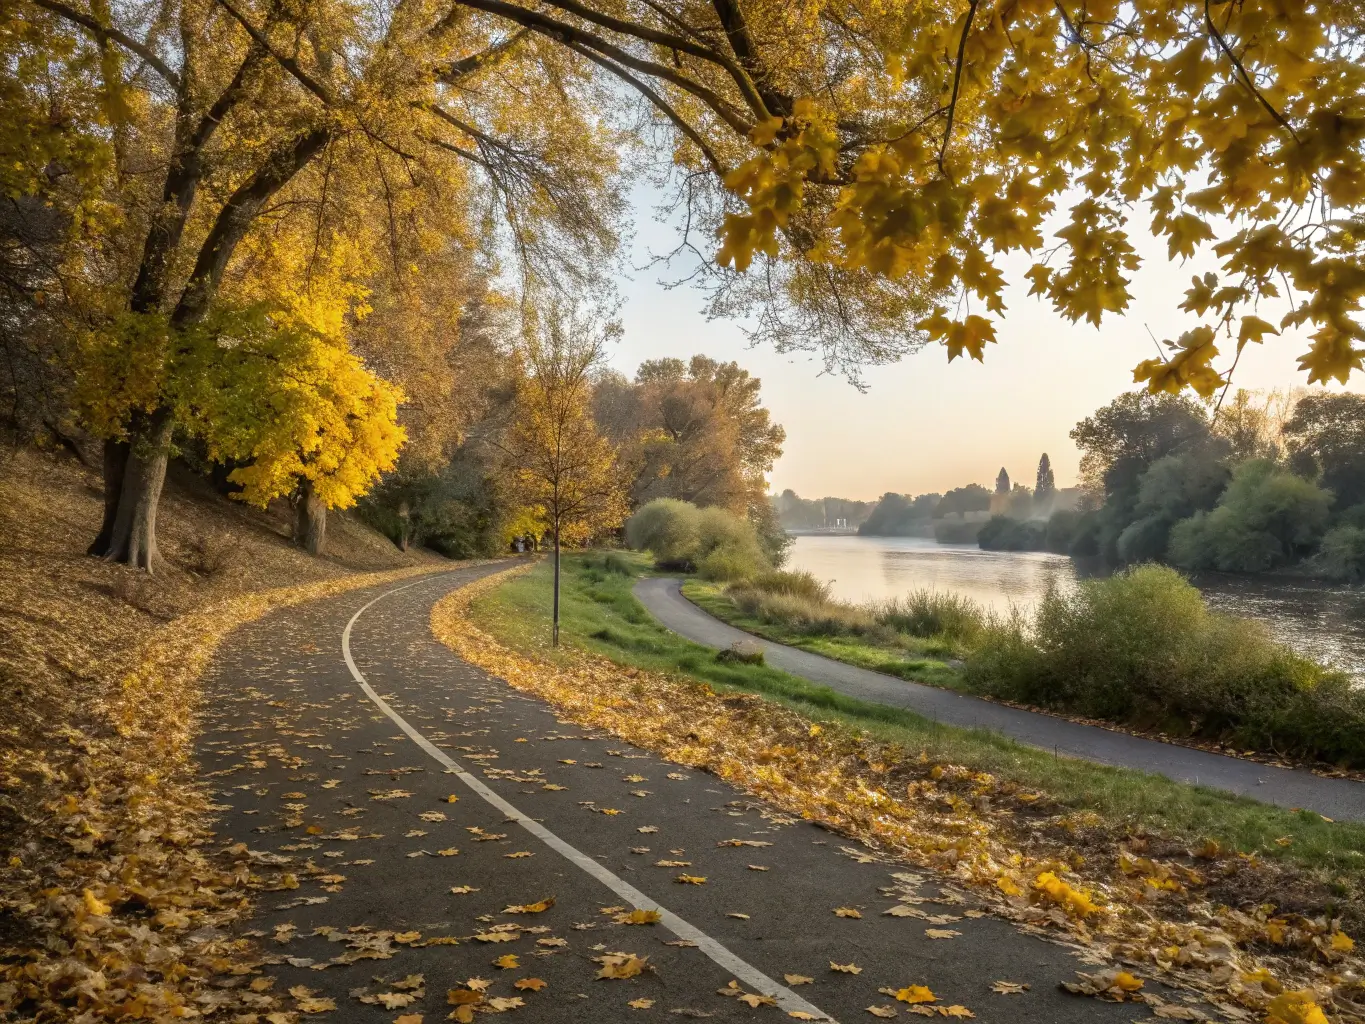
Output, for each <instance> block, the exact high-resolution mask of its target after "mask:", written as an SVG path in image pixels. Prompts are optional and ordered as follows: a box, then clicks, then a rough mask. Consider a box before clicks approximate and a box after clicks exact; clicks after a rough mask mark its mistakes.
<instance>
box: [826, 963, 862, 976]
mask: <svg viewBox="0 0 1365 1024" xmlns="http://www.w3.org/2000/svg"><path fill="white" fill-rule="evenodd" d="M829 969H830V970H831V971H842V972H843V973H844V974H862V973H863V969H862V968H861V967H859V966H858V965H857V964H836V963H835V962H834V961H833V960H831V961H830V962H829Z"/></svg>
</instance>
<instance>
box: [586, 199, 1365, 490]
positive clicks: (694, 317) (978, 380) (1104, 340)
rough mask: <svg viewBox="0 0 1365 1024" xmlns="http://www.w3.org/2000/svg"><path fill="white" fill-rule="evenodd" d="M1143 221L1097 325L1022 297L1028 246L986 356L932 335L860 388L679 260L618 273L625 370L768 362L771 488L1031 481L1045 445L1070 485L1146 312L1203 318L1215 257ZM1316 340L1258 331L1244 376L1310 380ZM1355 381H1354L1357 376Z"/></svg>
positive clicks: (1125, 386)
mask: <svg viewBox="0 0 1365 1024" xmlns="http://www.w3.org/2000/svg"><path fill="white" fill-rule="evenodd" d="M656 202H657V200H656V198H655V194H654V193H653V192H652V191H650V190H649V189H647V188H641V189H640V190H638V191H637V192H636V203H635V225H636V233H635V242H634V252H633V253H632V255H631V257H630V259H629V263H630V265H631V266H633V267H640V266H644V265H645V264H646V262H647V260H648V255H649V254H650V253H663V252H668V251H670V250H672V248H673V247H674V245H675V244H676V232H675V231H674V229H673V228H671V227H669V226H667V225H661V224H659V223H657V222H656V221H655V219H654V214H653V208H654V206H655V204H656ZM1146 223H1147V216H1146V212H1145V210H1139V211H1137V213H1136V214H1135V216H1134V218H1133V223H1132V225H1131V226H1132V227H1133V228H1135V229H1136V230H1135V231H1134V237H1133V244H1134V246H1135V247H1136V248H1137V250H1138V251H1139V253H1140V254H1141V255H1142V256H1143V258H1144V264H1143V267H1142V269H1141V270H1139V271H1138V273H1137V274H1136V275H1135V277H1134V280H1133V282H1132V284H1131V285H1130V286H1129V287H1130V290H1131V291H1132V292H1133V295H1134V301H1133V304H1132V306H1131V307H1130V309H1129V311H1128V313H1127V314H1126V315H1124V316H1122V317H1118V316H1111V317H1109V318H1106V320H1105V322H1104V326H1103V327H1101V328H1099V329H1098V330H1097V329H1096V328H1094V327H1092V326H1090V325H1089V324H1087V323H1085V322H1084V321H1082V322H1081V323H1079V324H1072V323H1069V322H1068V321H1067V320H1065V319H1064V318H1062V317H1060V316H1058V315H1057V314H1056V313H1054V312H1053V311H1052V308H1051V306H1049V305H1047V304H1045V303H1043V302H1041V301H1039V300H1038V299H1037V298H1036V297H1035V298H1028V297H1027V293H1028V282H1027V281H1025V280H1024V278H1023V272H1024V271H1025V270H1027V269H1028V267H1029V265H1030V264H1031V262H1032V261H1031V260H1029V259H1028V258H1027V257H1023V258H1019V259H1014V260H1011V261H1009V263H1008V264H1006V265H1005V266H1004V267H1003V269H1004V270H1005V275H1006V279H1007V280H1008V281H1010V282H1011V287H1010V289H1009V290H1008V291H1007V292H1006V295H1005V303H1006V305H1007V306H1008V307H1009V308H1008V310H1007V313H1006V316H1005V319H1004V320H1003V321H1001V322H999V323H997V326H996V333H997V340H998V344H995V345H990V346H988V347H987V352H986V361H985V363H984V364H981V363H976V362H973V361H971V360H969V359H965V358H962V359H957V360H955V361H954V362H953V363H952V365H951V366H950V365H949V364H948V357H947V353H946V351H945V350H944V349H943V347H942V346H941V345H937V344H935V345H931V346H928V347H926V348H925V349H923V350H922V351H920V352H919V353H918V354H916V355H912V356H908V357H906V358H905V359H903V360H902V361H901V362H900V363H898V364H895V365H892V366H885V367H878V368H874V369H872V370H871V371H869V372H868V373H867V374H866V382H867V384H868V386H869V387H868V391H867V392H866V393H860V392H859V391H858V390H856V389H855V388H854V387H852V386H851V385H850V384H848V383H847V382H846V381H845V380H844V379H843V378H842V377H833V376H822V375H821V370H822V364H821V362H820V361H819V359H818V357H816V356H814V355H800V354H798V355H787V356H779V355H777V354H776V353H774V352H773V351H772V350H771V349H770V348H750V347H748V342H747V340H746V339H745V336H744V334H743V332H742V331H741V330H740V329H739V327H738V326H737V325H736V324H734V323H730V322H725V321H713V322H709V323H708V322H707V320H706V317H705V316H704V315H703V312H702V310H703V297H702V295H701V294H700V293H699V292H697V291H695V290H692V289H690V288H688V287H687V286H683V287H679V288H675V289H672V290H666V289H665V288H664V287H663V286H662V285H661V284H660V283H659V281H660V280H661V279H662V280H676V279H679V278H682V277H684V276H686V274H687V267H686V266H683V265H675V267H674V268H673V269H671V270H669V269H665V270H660V269H659V268H653V269H649V270H643V271H635V272H633V273H630V274H628V275H623V276H622V277H621V278H620V279H619V281H618V286H619V288H620V290H621V294H622V296H623V297H624V299H625V305H624V308H623V310H622V318H623V321H624V325H625V336H624V338H623V339H622V341H621V342H620V343H619V345H617V346H614V351H613V352H612V354H611V362H612V364H613V365H614V366H615V367H616V368H618V369H620V370H622V371H623V372H625V373H627V374H631V373H633V372H634V370H635V367H636V366H637V365H639V363H640V362H641V361H642V360H644V359H651V358H658V357H660V356H676V357H679V358H684V359H685V358H687V357H688V356H691V355H693V354H695V353H698V352H700V353H704V354H706V355H708V356H711V357H713V358H717V359H723V360H729V359H734V360H736V361H738V362H739V364H740V365H741V366H743V367H745V368H746V369H747V370H749V372H750V373H753V374H754V375H756V376H758V377H760V378H761V379H762V381H763V401H764V404H766V405H767V407H768V408H769V409H771V410H772V413H773V418H774V419H775V420H776V421H777V422H778V423H781V424H782V425H783V426H784V427H785V428H786V430H787V443H786V449H785V452H784V454H783V456H782V458H781V459H780V460H779V461H778V463H777V465H776V467H775V469H774V471H773V473H772V475H771V477H770V481H771V486H772V489H773V491H774V492H780V491H781V490H783V489H784V488H787V487H790V488H792V489H793V490H794V491H796V493H797V494H799V495H801V496H802V497H804V498H818V497H824V496H826V495H832V496H836V497H843V498H857V499H863V500H868V499H873V498H876V497H878V496H880V495H881V494H883V493H884V492H886V491H899V492H903V493H914V494H918V493H923V492H926V491H945V490H948V489H949V488H952V487H958V486H961V485H963V484H967V483H980V484H983V485H991V484H993V483H994V480H995V475H996V473H998V472H999V470H1000V467H1001V466H1002V465H1003V466H1004V467H1005V468H1006V469H1008V470H1009V474H1010V477H1011V479H1013V480H1015V481H1016V482H1021V483H1027V484H1028V485H1030V486H1032V484H1033V477H1034V473H1035V470H1036V468H1037V465H1038V457H1039V455H1040V454H1041V453H1043V452H1047V453H1048V455H1049V456H1050V457H1051V459H1052V465H1053V471H1054V473H1055V474H1056V478H1057V485H1058V486H1059V487H1066V486H1070V485H1071V484H1073V483H1075V481H1076V474H1077V463H1078V461H1079V458H1080V456H1079V453H1078V452H1077V450H1076V447H1075V445H1074V444H1073V443H1072V442H1071V439H1070V438H1069V437H1067V433H1068V432H1069V431H1070V430H1071V428H1072V427H1073V426H1074V425H1075V424H1076V422H1077V421H1078V420H1080V419H1082V418H1084V417H1085V416H1087V415H1089V414H1090V413H1092V412H1094V410H1095V409H1097V408H1099V407H1100V406H1102V405H1104V404H1106V403H1107V402H1109V401H1110V400H1111V399H1113V398H1114V397H1115V396H1116V395H1117V394H1118V393H1119V392H1121V391H1127V390H1131V389H1132V388H1133V387H1134V384H1133V377H1132V370H1133V367H1134V366H1135V365H1137V363H1138V362H1140V361H1141V360H1143V359H1147V358H1150V357H1152V356H1153V355H1155V354H1156V350H1155V347H1154V346H1153V344H1152V339H1151V336H1150V335H1149V334H1148V331H1147V328H1148V327H1150V328H1151V332H1152V334H1155V335H1156V337H1157V338H1159V339H1163V340H1164V339H1167V338H1175V337H1178V336H1179V335H1180V333H1181V332H1183V331H1185V330H1188V329H1189V328H1191V327H1194V326H1197V323H1198V321H1197V320H1195V318H1193V317H1192V316H1190V315H1189V314H1186V313H1183V312H1181V311H1180V310H1179V309H1177V308H1176V307H1177V306H1178V305H1179V303H1180V302H1181V301H1183V298H1184V291H1185V289H1186V288H1187V287H1189V283H1190V277H1191V276H1192V275H1193V274H1194V273H1196V272H1198V273H1203V272H1204V271H1205V270H1211V269H1215V270H1216V269H1217V266H1216V261H1214V260H1213V259H1211V258H1205V259H1203V260H1199V261H1198V262H1196V261H1191V262H1190V263H1187V264H1184V265H1182V264H1181V263H1180V262H1176V263H1169V262H1168V261H1167V258H1166V248H1165V244H1164V242H1161V241H1158V240H1156V239H1154V238H1152V236H1151V235H1150V234H1148V233H1147V232H1146V230H1145V225H1146ZM1049 233H1050V232H1045V235H1046V234H1049ZM1196 260H1198V257H1197V258H1196ZM1015 282H1018V283H1015ZM1271 312H1273V315H1270V314H1269V313H1268V312H1267V310H1266V309H1265V308H1263V309H1262V311H1261V315H1262V316H1263V317H1264V318H1265V319H1267V320H1270V321H1271V322H1272V323H1277V322H1278V320H1279V317H1280V315H1281V313H1282V310H1280V309H1276V310H1273V311H1271ZM1307 348H1308V343H1307V341H1306V340H1305V336H1304V335H1302V334H1299V335H1298V336H1290V335H1285V336H1281V337H1279V338H1275V337H1267V339H1266V342H1265V344H1264V345H1249V346H1248V347H1247V351H1246V352H1245V353H1244V354H1243V356H1242V360H1241V363H1240V365H1239V366H1238V368H1237V374H1236V377H1235V384H1234V387H1245V388H1249V389H1262V388H1275V387H1286V386H1295V385H1301V384H1306V383H1307V379H1306V377H1305V376H1304V375H1303V374H1301V373H1299V372H1298V370H1297V369H1296V364H1297V359H1296V357H1297V356H1298V355H1299V354H1300V353H1302V352H1304V351H1306V350H1307ZM1220 368H1221V367H1220ZM1360 389H1361V386H1360V385H1359V384H1356V383H1355V382H1353V390H1360Z"/></svg>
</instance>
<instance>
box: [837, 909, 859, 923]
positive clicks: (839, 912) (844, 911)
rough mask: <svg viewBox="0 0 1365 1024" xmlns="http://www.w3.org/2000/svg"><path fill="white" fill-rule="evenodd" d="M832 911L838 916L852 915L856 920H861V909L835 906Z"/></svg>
mask: <svg viewBox="0 0 1365 1024" xmlns="http://www.w3.org/2000/svg"><path fill="white" fill-rule="evenodd" d="M834 913H835V915H836V916H838V917H852V918H856V919H858V920H861V919H862V916H863V915H862V912H861V911H857V910H854V909H853V908H852V907H835V908H834Z"/></svg>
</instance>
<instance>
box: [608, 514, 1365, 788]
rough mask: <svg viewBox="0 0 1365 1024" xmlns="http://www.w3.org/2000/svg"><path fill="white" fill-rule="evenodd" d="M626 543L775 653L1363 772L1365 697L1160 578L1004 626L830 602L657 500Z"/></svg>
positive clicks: (1158, 574) (1068, 598)
mask: <svg viewBox="0 0 1365 1024" xmlns="http://www.w3.org/2000/svg"><path fill="white" fill-rule="evenodd" d="M626 537H627V539H628V540H629V541H630V543H631V544H632V546H634V547H636V548H637V549H643V550H648V551H649V552H651V553H652V554H653V556H654V564H655V566H656V567H657V568H659V569H661V570H675V571H693V572H696V573H698V574H699V575H700V576H701V577H702V579H704V580H706V581H709V585H707V584H703V583H699V582H697V581H689V582H688V584H687V585H686V587H685V588H684V593H685V594H686V595H687V596H688V597H689V598H691V599H692V600H693V601H695V602H696V603H697V604H699V605H700V606H701V607H703V608H704V609H705V610H707V611H709V612H711V613H712V614H713V615H715V616H717V617H718V618H720V619H723V620H725V621H727V622H729V623H731V624H732V625H735V626H738V627H739V628H741V629H745V630H748V631H750V632H753V633H756V634H758V635H760V636H763V637H765V638H767V639H770V640H773V641H775V642H778V643H786V644H791V645H793V646H797V647H801V648H803V649H805V650H808V651H812V652H814V653H818V654H823V655H826V656H828V657H832V658H836V659H838V660H840V661H846V662H849V663H851V664H855V665H858V666H860V667H863V668H870V669H874V670H876V671H880V672H886V673H888V674H891V675H895V676H899V677H901V678H903V679H914V680H918V681H922V682H928V683H932V684H935V685H939V686H947V687H951V688H953V689H958V690H963V691H966V692H969V693H974V694H978V695H981V696H987V697H994V698H998V699H1001V700H1008V701H1013V702H1016V703H1021V704H1025V705H1030V706H1033V707H1038V708H1046V709H1047V710H1050V711H1055V712H1060V713H1063V714H1072V715H1077V716H1080V717H1084V718H1091V719H1100V720H1103V721H1109V722H1113V723H1115V724H1119V725H1124V726H1130V727H1135V728H1138V729H1143V730H1148V731H1156V732H1162V733H1165V734H1168V735H1171V736H1176V737H1188V738H1197V739H1199V740H1203V741H1207V742H1212V743H1217V744H1223V745H1227V746H1228V747H1230V748H1232V749H1235V750H1236V751H1238V752H1243V751H1247V750H1254V751H1257V752H1260V753H1264V754H1269V755H1274V756H1277V757H1293V758H1300V759H1303V760H1309V761H1321V762H1327V763H1329V764H1334V765H1337V766H1340V767H1343V768H1365V691H1362V690H1358V689H1356V688H1354V687H1352V685H1351V682H1350V680H1349V678H1348V677H1346V676H1345V675H1344V674H1342V673H1340V672H1336V671H1333V670H1331V669H1327V668H1324V667H1323V666H1321V665H1318V664H1316V663H1315V662H1313V661H1311V660H1309V659H1307V658H1304V657H1302V656H1300V655H1297V654H1295V653H1293V652H1292V651H1290V650H1289V649H1288V648H1287V647H1285V646H1284V645H1283V644H1280V643H1278V642H1276V641H1275V640H1273V639H1272V638H1271V636H1270V634H1269V632H1268V631H1267V629H1266V628H1265V626H1264V625H1263V624H1261V623H1259V622H1255V621H1252V620H1247V619H1239V618H1235V617H1232V616H1227V615H1221V614H1218V613H1215V612H1212V611H1210V610H1209V609H1208V607H1207V606H1206V605H1205V603H1204V599H1203V596H1202V595H1201V594H1200V593H1199V591H1198V590H1197V589H1196V588H1195V587H1194V586H1192V585H1191V584H1190V583H1189V582H1188V581H1187V580H1186V579H1185V578H1184V577H1182V576H1181V575H1180V574H1179V573H1178V572H1176V571H1175V570H1173V569H1170V568H1166V567H1164V566H1159V565H1154V564H1147V565H1140V566H1136V567H1134V568H1131V569H1128V570H1126V571H1124V572H1121V573H1119V574H1117V575H1115V576H1111V577H1109V578H1107V579H1102V580H1085V581H1082V582H1080V583H1079V584H1078V585H1077V587H1076V588H1075V589H1074V590H1071V591H1067V592H1065V593H1063V592H1061V591H1052V592H1050V593H1049V594H1047V595H1046V596H1045V597H1044V599H1043V600H1042V601H1041V602H1040V603H1039V606H1038V609H1037V611H1036V612H1035V613H1034V614H1033V615H1032V616H1025V615H1023V614H1019V613H1015V614H1012V615H1009V616H998V615H987V614H986V613H985V612H984V611H983V610H982V609H981V608H980V607H978V606H977V605H975V604H974V603H973V602H971V601H969V600H965V599H963V598H961V597H958V596H956V595H952V594H947V593H937V592H933V591H918V592H915V593H910V594H907V595H906V596H904V597H902V598H897V599H892V600H885V601H876V602H869V603H865V604H861V605H853V604H849V603H847V602H842V601H836V600H834V599H833V598H832V597H831V596H830V592H829V587H828V586H827V585H826V584H825V583H823V582H822V581H821V580H819V579H817V578H816V577H815V576H813V575H811V574H810V573H808V572H790V571H787V572H784V571H781V570H778V569H775V568H773V565H772V561H771V559H770V558H769V556H768V553H767V552H765V551H764V550H763V549H762V547H761V546H760V544H759V542H758V539H757V537H756V535H755V534H754V531H753V527H752V526H750V525H749V524H748V523H747V522H745V521H743V520H741V519H739V518H737V517H735V516H733V515H731V514H730V513H728V512H725V511H724V510H722V509H715V508H707V509H698V508H696V507H694V506H692V505H689V504H687V503H686V502H680V501H669V500H660V501H653V502H650V503H649V504H648V505H646V506H644V508H642V509H641V510H640V511H639V512H637V513H636V514H635V515H634V516H633V517H632V518H631V520H630V522H629V523H628V524H627V526H626ZM617 557H619V556H617Z"/></svg>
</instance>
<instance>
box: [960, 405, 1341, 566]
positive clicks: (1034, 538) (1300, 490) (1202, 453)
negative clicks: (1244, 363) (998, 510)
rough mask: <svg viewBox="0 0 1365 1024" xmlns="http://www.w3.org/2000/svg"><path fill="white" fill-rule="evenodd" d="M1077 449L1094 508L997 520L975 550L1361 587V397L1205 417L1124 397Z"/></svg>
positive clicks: (1081, 432) (1084, 427)
mask: <svg viewBox="0 0 1365 1024" xmlns="http://www.w3.org/2000/svg"><path fill="white" fill-rule="evenodd" d="M1071 437H1072V439H1073V440H1075V442H1076V444H1077V446H1078V447H1079V448H1080V450H1081V453H1082V458H1081V473H1082V477H1083V480H1084V483H1085V487H1086V493H1087V497H1088V501H1087V506H1088V507H1086V508H1084V509H1082V510H1079V511H1060V512H1056V513H1054V514H1053V515H1052V516H1051V517H1050V518H1049V519H1048V520H1047V521H1046V522H1042V521H1038V520H1032V521H1026V520H1024V519H1022V518H1019V517H1015V516H1012V515H1009V514H1001V515H999V516H997V517H995V518H993V519H992V520H991V522H989V523H988V524H986V526H985V527H984V528H983V529H982V532H981V536H980V543H981V545H982V546H983V547H992V548H1003V549H1014V550H1041V549H1049V550H1054V551H1062V552H1067V553H1070V554H1073V555H1077V556H1086V557H1094V558H1098V559H1101V560H1103V561H1104V562H1106V563H1109V564H1113V565H1126V564H1133V563H1138V562H1148V561H1164V562H1168V563H1170V564H1173V565H1176V566H1178V567H1180V568H1183V569H1188V570H1206V569H1214V570H1221V571H1227V572H1267V571H1272V570H1281V569H1294V570H1296V571H1300V572H1304V573H1308V574H1312V575H1316V576H1321V577H1323V578H1327V579H1333V580H1341V581H1347V582H1360V581H1362V580H1365V396H1361V395H1357V394H1351V393H1343V394H1314V395H1303V394H1299V395H1286V394H1284V393H1270V394H1268V395H1256V394H1252V393H1250V392H1246V391H1239V392H1238V393H1237V394H1236V395H1235V396H1233V398H1232V399H1231V400H1230V401H1228V402H1227V403H1225V404H1224V405H1223V406H1222V408H1220V409H1218V410H1217V411H1216V412H1210V410H1209V409H1208V408H1206V407H1205V406H1204V405H1202V404H1200V403H1198V402H1196V401H1194V400H1191V399H1189V398H1186V397H1183V396H1179V397H1178V396H1173V395H1166V394H1163V395H1151V394H1148V393H1146V392H1131V393H1127V394H1123V395H1120V396H1119V397H1118V398H1116V399H1115V400H1114V401H1112V402H1110V403H1109V404H1108V405H1106V406H1105V407H1104V408H1102V409H1100V410H1098V411H1097V412H1096V413H1095V414H1094V415H1092V416H1089V417H1087V418H1086V419H1084V420H1082V421H1081V422H1080V423H1078V424H1077V425H1076V427H1075V429H1074V430H1072V432H1071ZM1040 476H1041V473H1040Z"/></svg>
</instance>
